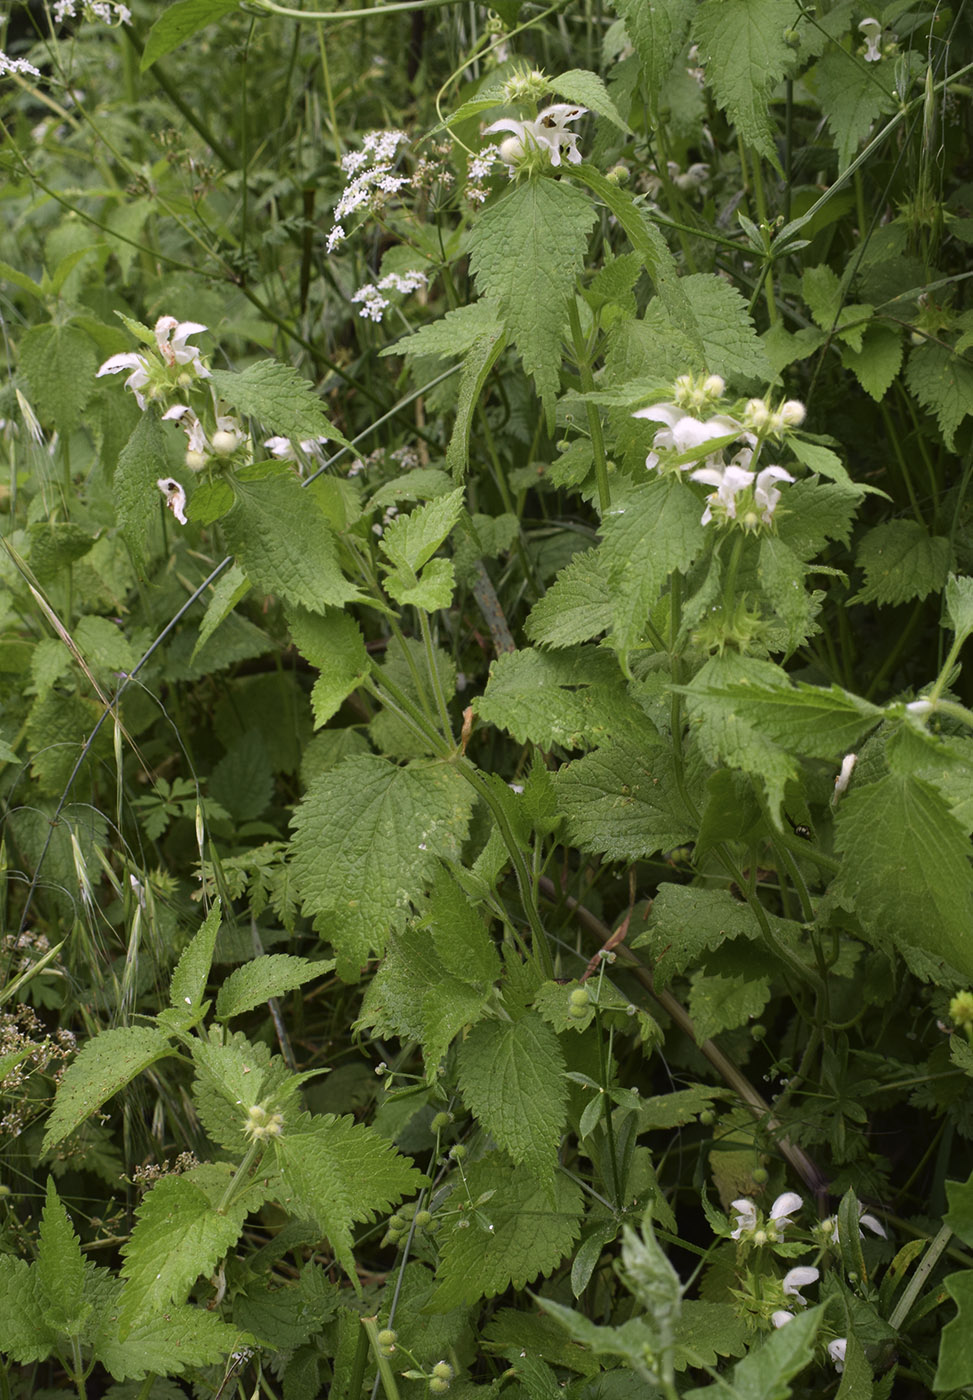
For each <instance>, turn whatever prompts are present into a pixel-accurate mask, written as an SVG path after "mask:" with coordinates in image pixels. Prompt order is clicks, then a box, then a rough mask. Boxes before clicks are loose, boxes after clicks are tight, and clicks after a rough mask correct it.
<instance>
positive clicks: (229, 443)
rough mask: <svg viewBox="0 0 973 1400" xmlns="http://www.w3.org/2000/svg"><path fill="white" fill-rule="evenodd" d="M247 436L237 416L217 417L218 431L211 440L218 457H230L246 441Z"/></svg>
mask: <svg viewBox="0 0 973 1400" xmlns="http://www.w3.org/2000/svg"><path fill="white" fill-rule="evenodd" d="M246 436H247V435H246V433H244V432H243V431H242V430H241V428H240V426H239V424H238V423H237V421H236V419H235V418H225V417H217V419H216V432H215V433H214V434H213V436H212V438H211V439H210V441H211V443H212V444H213V451H214V452H215V453H216V455H217V456H218V457H229V456H231V454H232V453H234V452H235V451H236V450H237V448H238V447H239V446H240V444H241V442H245V441H246Z"/></svg>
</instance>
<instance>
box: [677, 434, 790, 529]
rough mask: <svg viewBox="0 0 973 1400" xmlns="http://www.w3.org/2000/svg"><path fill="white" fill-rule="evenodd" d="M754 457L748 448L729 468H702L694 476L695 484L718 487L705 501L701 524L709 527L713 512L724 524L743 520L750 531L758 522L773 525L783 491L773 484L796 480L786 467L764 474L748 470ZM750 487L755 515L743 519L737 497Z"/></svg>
mask: <svg viewBox="0 0 973 1400" xmlns="http://www.w3.org/2000/svg"><path fill="white" fill-rule="evenodd" d="M752 457H753V453H752V452H751V451H750V449H749V448H746V447H745V448H743V449H742V450H741V451H740V452H738V453H737V455H736V456H735V457H734V459H733V461H732V462H731V463H730V464H729V465H728V466H718V465H714V466H705V467H699V468H697V470H696V471H694V472H692V473H691V479H692V480H693V481H701V482H702V483H703V484H704V485H705V486H715V487H716V490H715V491H713V492H712V493H711V494H710V495H709V496H708V497H707V498H706V509H705V510H704V511H703V514H702V516H701V518H700V524H702V525H708V524H709V522H710V521H711V520H712V519H713V517H714V513H715V515H716V516H718V517H719V518H720V519H721V520H723V521H726V520H736V519H738V518H742V519H743V523H744V525H745V526H746V527H747V528H750V527H751V521H752V524H753V527H754V528H755V527H756V525H757V523H758V522H762V523H763V524H764V525H770V524H771V522H772V521H773V518H774V511H775V510H776V509H777V504H778V502H779V501H780V492H779V491H778V489H777V487H776V486H775V484H774V483H775V482H777V481H793V480H794V478H793V477H792V476H791V474H790V472H787V471H785V470H784V468H783V467H764V469H763V471H760V472H752V471H750V470H749V469H748V464H749V462H750V461H751V460H752ZM751 488H752V491H753V504H754V514H753V515H748V514H744V515H743V516H742V517H741V516H740V503H739V502H738V500H737V497H739V496H741V495H745V494H747V493H749V492H750V490H751Z"/></svg>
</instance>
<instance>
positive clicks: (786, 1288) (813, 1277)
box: [770, 1264, 821, 1327]
mask: <svg viewBox="0 0 973 1400" xmlns="http://www.w3.org/2000/svg"><path fill="white" fill-rule="evenodd" d="M820 1277H821V1275H820V1273H819V1271H818V1270H817V1269H815V1268H814V1266H813V1265H812V1264H799V1265H798V1266H797V1268H796V1269H789V1270H788V1272H787V1273H786V1274H785V1275H784V1277H783V1278H782V1279H781V1285H780V1286H781V1291H782V1292H783V1294H784V1297H785V1298H786V1299H787V1300H788V1303H789V1305H790V1307H795V1306H796V1307H799V1308H806V1307H807V1299H806V1298H805V1297H804V1294H803V1293H802V1292H801V1289H802V1288H807V1286H808V1284H811V1283H817V1281H818V1279H819V1278H820ZM794 1316H795V1314H794V1313H793V1312H791V1311H789V1310H788V1308H777V1309H776V1310H775V1311H774V1312H773V1313H772V1314H771V1318H770V1320H771V1322H772V1323H773V1324H774V1326H775V1327H786V1325H787V1323H788V1322H793V1320H794Z"/></svg>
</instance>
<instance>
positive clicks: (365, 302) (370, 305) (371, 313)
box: [351, 271, 429, 321]
mask: <svg viewBox="0 0 973 1400" xmlns="http://www.w3.org/2000/svg"><path fill="white" fill-rule="evenodd" d="M428 280H429V279H428V278H427V277H426V274H425V273H424V272H418V271H413V272H406V273H405V274H404V275H402V276H400V275H399V274H398V273H397V272H390V273H388V274H387V275H386V276H385V277H383V278H382V280H381V281H380V282H378V283H373V282H366V283H365V285H364V286H363V287H359V288H358V291H357V292H355V293H354V294H353V296H352V298H351V299H352V301H353V302H354V303H355V305H361V310H360V311H359V313H358V314H359V316H367V317H368V319H369V320H370V321H381V319H382V316H383V315H384V314H385V311H386V310H387V308H388V306H389V300H388V297H384V296H382V293H383V292H390V291H391V292H400V293H401V294H402V295H403V296H407V295H408V294H409V293H410V292H415V291H418V290H419V288H420V287H424V286H426V284H427V282H428Z"/></svg>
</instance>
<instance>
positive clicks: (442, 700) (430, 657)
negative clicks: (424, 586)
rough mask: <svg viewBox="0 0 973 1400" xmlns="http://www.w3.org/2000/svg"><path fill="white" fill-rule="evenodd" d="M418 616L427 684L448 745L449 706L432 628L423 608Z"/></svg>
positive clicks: (451, 741)
mask: <svg viewBox="0 0 973 1400" xmlns="http://www.w3.org/2000/svg"><path fill="white" fill-rule="evenodd" d="M416 611H417V612H418V614H419V626H420V628H421V629H422V645H423V647H424V648H425V652H426V669H427V670H428V672H429V684H430V685H431V686H432V693H433V696H434V697H435V700H436V708H437V710H438V711H439V723H440V724H441V725H442V729H443V736H444V737H445V738H446V739H447V740H448V741H449V743H450V744H452V743H453V742H454V740H453V727H452V724H451V722H450V718H449V706H448V705H447V703H446V695H445V692H444V690H443V680H442V676H441V675H440V674H439V667H438V665H437V664H436V647H435V644H434V642H433V637H432V628H431V627H430V626H429V614H428V613H427V612H425V610H424V609H423V608H417V609H416Z"/></svg>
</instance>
